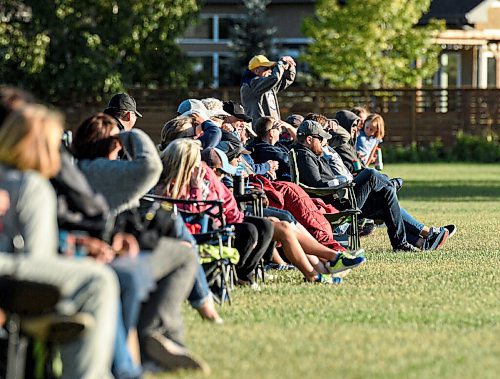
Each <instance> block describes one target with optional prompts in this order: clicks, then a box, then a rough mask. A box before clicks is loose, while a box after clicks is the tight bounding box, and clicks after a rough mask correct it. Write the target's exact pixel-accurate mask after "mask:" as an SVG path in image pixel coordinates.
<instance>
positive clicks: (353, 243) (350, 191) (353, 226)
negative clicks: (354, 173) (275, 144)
mask: <svg viewBox="0 0 500 379" xmlns="http://www.w3.org/2000/svg"><path fill="white" fill-rule="evenodd" d="M288 158H289V163H290V176H291V179H292V182H293V183H295V184H297V185H299V186H300V187H301V188H302V189H303V190H304V191H306V192H307V193H308V194H310V195H314V196H318V197H323V196H332V197H333V198H334V199H338V201H339V202H340V201H341V202H345V203H347V204H348V205H347V208H346V209H343V210H340V211H339V212H338V213H325V214H324V216H325V218H326V219H327V220H328V221H329V222H330V224H332V228H333V229H335V228H337V227H338V226H340V225H342V224H344V223H349V225H350V227H349V228H348V234H349V239H348V246H349V248H350V249H352V250H357V249H359V248H360V247H361V241H360V238H359V229H358V215H360V214H361V210H360V209H359V208H358V205H357V202H356V196H355V195H354V186H355V184H354V183H352V182H351V183H341V184H339V185H337V186H332V187H310V186H308V185H305V184H303V183H301V182H300V176H299V170H298V167H297V153H296V151H295V150H293V149H292V150H290V152H289V153H288Z"/></svg>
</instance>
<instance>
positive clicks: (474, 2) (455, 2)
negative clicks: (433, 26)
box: [419, 0, 486, 26]
mask: <svg viewBox="0 0 500 379" xmlns="http://www.w3.org/2000/svg"><path fill="white" fill-rule="evenodd" d="M485 1H486V0H432V2H431V6H430V8H429V12H428V13H427V14H425V15H424V16H423V17H422V18H421V20H420V21H419V24H426V23H428V22H429V20H430V19H432V18H436V19H440V20H445V21H446V24H447V25H448V26H464V25H469V24H470V22H469V20H468V19H467V17H466V15H467V13H469V12H470V11H472V10H473V9H474V8H476V7H477V6H478V5H479V4H481V3H483V2H485Z"/></svg>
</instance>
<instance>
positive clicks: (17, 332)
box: [0, 275, 93, 379]
mask: <svg viewBox="0 0 500 379" xmlns="http://www.w3.org/2000/svg"><path fill="white" fill-rule="evenodd" d="M60 297H61V294H60V291H59V289H58V288H56V287H54V286H52V285H50V284H44V283H38V282H33V281H29V280H20V279H17V278H16V277H15V276H9V275H5V276H1V277H0V308H1V309H3V310H4V312H5V313H6V315H7V322H6V329H7V332H8V347H7V359H6V361H7V362H6V375H5V378H6V379H17V378H19V379H21V378H24V377H25V368H26V358H27V351H28V345H29V344H30V343H31V341H33V342H34V343H35V344H37V346H38V349H37V351H38V352H39V353H38V354H37V355H36V357H35V371H36V375H37V376H38V377H40V376H43V377H45V378H52V377H54V378H55V377H56V376H58V375H56V373H55V372H54V368H53V367H52V366H53V363H54V362H53V360H52V359H53V358H54V352H55V351H54V345H56V344H59V343H65V342H69V341H71V340H73V339H74V338H76V337H78V336H80V335H81V334H82V333H83V331H84V330H85V328H86V327H87V326H88V325H91V324H92V322H93V318H92V316H91V315H89V314H86V313H76V314H74V315H69V316H60V315H58V314H56V312H55V308H56V304H57V302H58V301H59V299H60ZM29 376H30V375H29Z"/></svg>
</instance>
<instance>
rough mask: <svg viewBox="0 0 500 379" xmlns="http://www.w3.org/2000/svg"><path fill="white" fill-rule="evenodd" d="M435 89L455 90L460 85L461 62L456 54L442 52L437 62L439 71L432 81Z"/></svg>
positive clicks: (458, 54) (459, 56)
mask: <svg viewBox="0 0 500 379" xmlns="http://www.w3.org/2000/svg"><path fill="white" fill-rule="evenodd" d="M434 83H435V86H436V87H441V88H456V87H460V86H461V84H462V60H461V55H460V53H458V52H444V53H442V54H441V58H440V60H439V71H438V72H437V74H436V78H435V80H434Z"/></svg>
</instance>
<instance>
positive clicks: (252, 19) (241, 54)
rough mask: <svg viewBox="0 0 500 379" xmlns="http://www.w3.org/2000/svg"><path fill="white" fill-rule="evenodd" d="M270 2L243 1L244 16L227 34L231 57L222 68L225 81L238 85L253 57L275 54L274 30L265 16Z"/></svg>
mask: <svg viewBox="0 0 500 379" xmlns="http://www.w3.org/2000/svg"><path fill="white" fill-rule="evenodd" d="M270 2H271V1H270V0H244V1H243V5H244V8H245V15H244V16H243V18H241V19H237V20H235V23H234V26H233V28H232V29H231V31H230V34H229V40H230V42H229V47H230V48H231V50H232V52H233V57H232V59H231V60H230V61H229V63H228V64H227V65H226V66H225V67H224V69H223V74H224V75H226V81H229V82H232V83H234V84H236V83H239V80H240V78H241V73H242V71H243V70H244V68H246V66H247V65H248V61H249V60H250V59H251V58H252V57H253V56H255V55H258V54H263V55H266V56H268V57H269V56H272V55H273V54H274V53H275V45H274V42H273V37H274V35H275V33H276V28H275V27H273V26H272V25H273V23H272V21H271V20H270V19H269V17H268V16H267V15H266V7H267V5H268V4H269V3H270Z"/></svg>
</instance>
